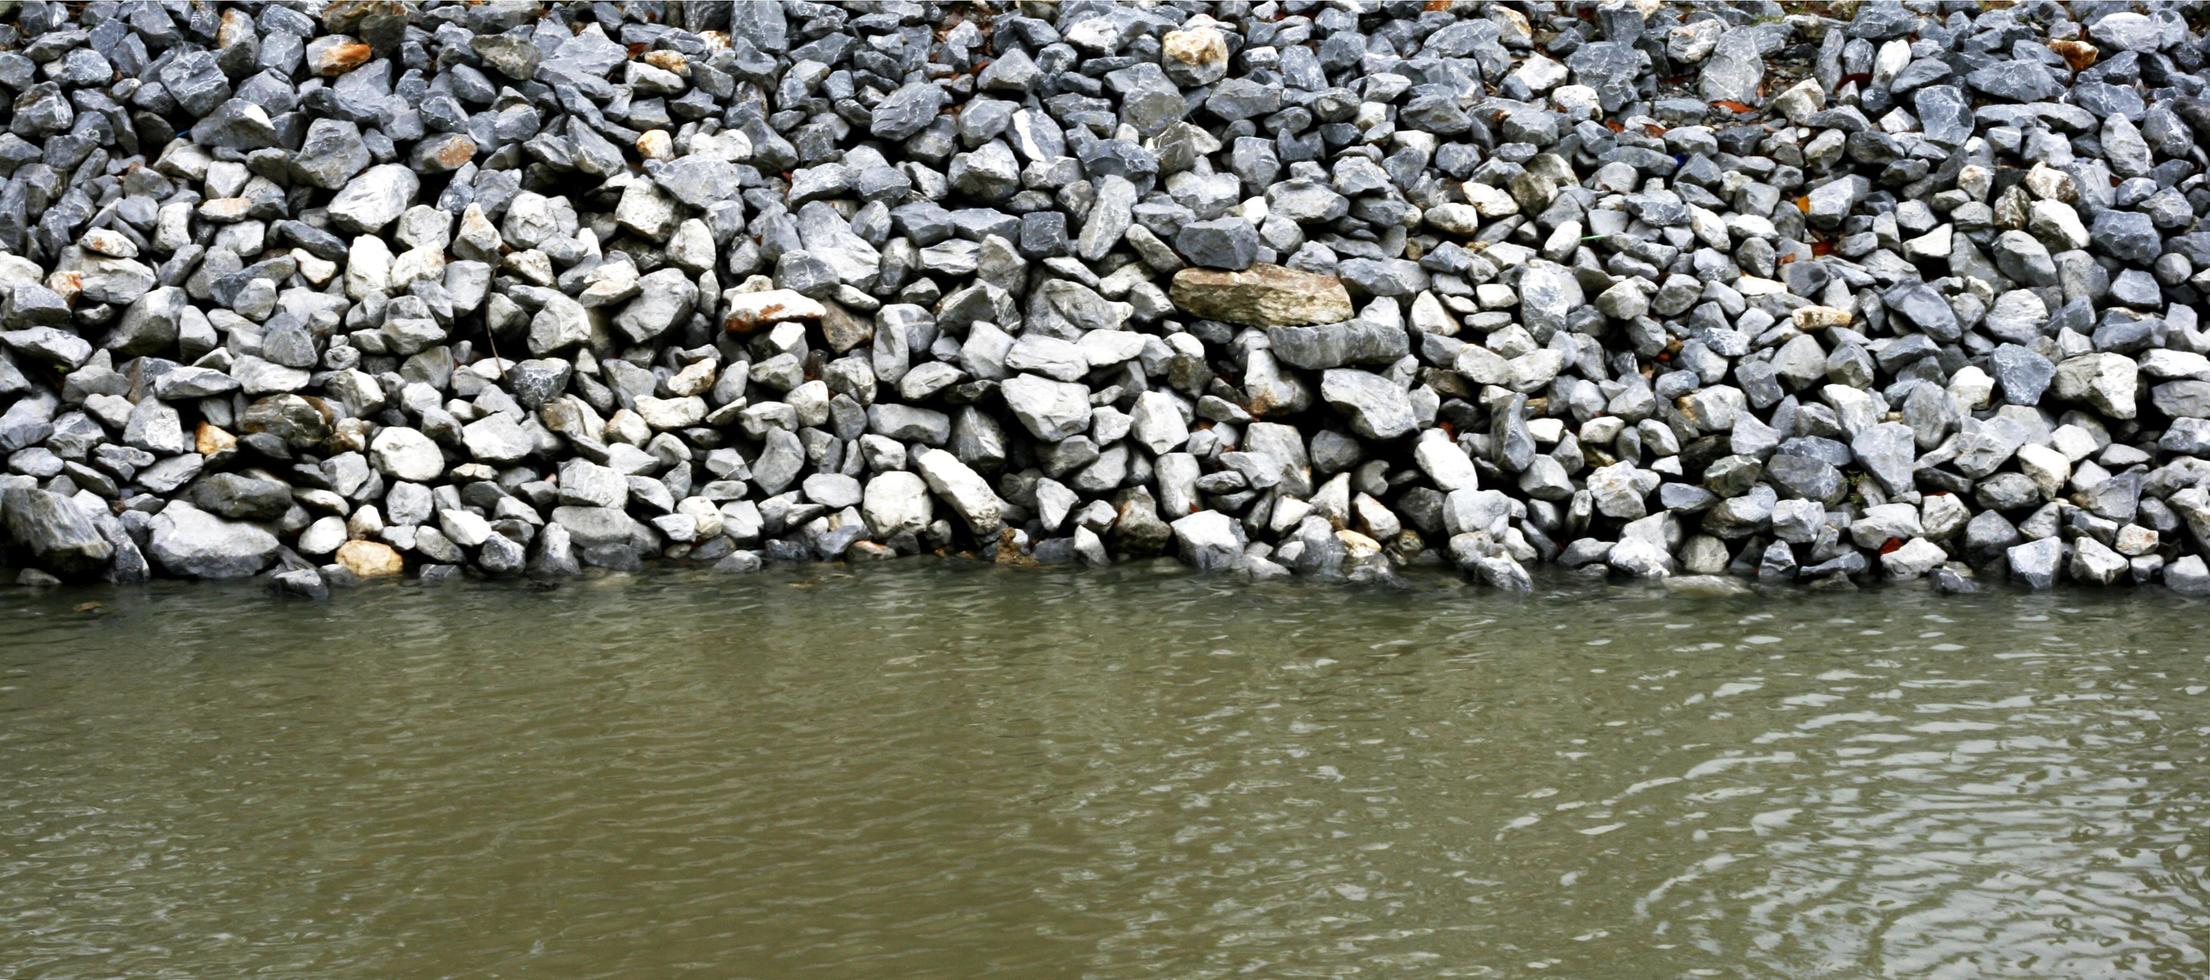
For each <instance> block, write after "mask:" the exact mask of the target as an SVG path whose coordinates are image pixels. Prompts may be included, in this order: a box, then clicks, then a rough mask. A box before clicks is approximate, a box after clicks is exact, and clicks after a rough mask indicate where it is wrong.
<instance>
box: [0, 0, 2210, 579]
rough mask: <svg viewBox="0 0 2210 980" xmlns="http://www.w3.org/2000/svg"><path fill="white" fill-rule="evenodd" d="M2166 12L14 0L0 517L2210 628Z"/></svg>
mask: <svg viewBox="0 0 2210 980" xmlns="http://www.w3.org/2000/svg"><path fill="white" fill-rule="evenodd" d="M2204 11H2205V8H2204V6H2203V5H2202V4H2200V3H2156V4H2126V3H2078V4H2057V3H2048V2H2029V3H2021V4H2015V5H2006V6H2001V7H1999V8H1998V7H1994V6H1993V5H1990V9H1980V5H1962V6H1960V5H1955V4H1937V3H1930V2H1913V3H1908V4H1900V3H1895V2H1865V3H1859V4H1841V3H1836V4H1833V5H1831V9H1829V8H1826V7H1821V8H1819V10H1818V11H1817V12H1809V11H1803V10H1799V9H1797V8H1793V7H1790V8H1783V7H1781V6H1779V5H1776V4H1773V3H1769V2H1768V3H1738V4H1729V5H1719V4H1707V3H1696V4H1677V5H1672V4H1661V3H1657V2H1652V0H1601V2H1596V3H1586V2H1583V3H1572V4H1567V5H1554V4H1549V3H1542V4H1516V3H1475V2H1463V0H1461V2H1438V3H1422V2H1418V0H1381V2H1375V0H1352V2H1330V3H1318V2H1310V0H1268V2H1260V3H1246V2H1236V3H1214V2H1194V0H1192V2H1179V3H1162V4H1157V5H1149V6H1139V5H1133V4H1121V3H1107V2H1099V0H1065V2H1057V3H1045V2H1021V3H1018V4H1006V3H993V4H983V3H922V2H898V0H885V2H878V3H849V4H827V3H815V2H807V0H781V2H737V3H703V2H701V3H684V4H661V3H653V2H632V3H627V4H614V3H595V4H583V3H538V2H532V0H484V2H477V0H470V2H447V3H440V2H429V3H421V4H413V3H407V4H402V3H398V2H392V0H334V2H327V3H314V2H308V3H304V4H297V5H274V4H271V5H257V6H252V7H228V8H225V7H220V6H217V5H213V4H162V3H115V4H73V3H71V4H65V3H54V2H39V0H31V2H24V3H20V4H12V5H10V10H9V11H8V13H7V14H6V18H5V19H4V20H0V89H4V90H5V93H6V96H7V98H8V99H10V100H11V102H12V106H13V111H12V114H11V115H10V118H9V121H8V124H7V127H6V129H7V132H6V133H5V134H0V174H4V175H5V178H6V181H5V185H4V188H0V405H5V410H4V412H0V455H4V456H5V459H6V470H7V474H6V475H5V476H0V532H4V540H5V542H6V544H7V559H8V560H9V561H10V562H12V563H14V564H16V565H19V566H24V567H27V568H30V569H36V570H38V571H30V572H26V573H24V574H26V575H29V576H31V577H34V578H37V577H40V576H44V575H52V576H59V577H62V578H70V579H97V578H103V577H104V578H107V579H111V580H115V581H130V580H135V579H139V578H143V577H145V576H147V575H149V574H156V573H166V574H171V575H180V576H198V577H233V576H250V575H259V574H268V575H271V576H273V578H274V579H275V581H276V582H277V583H278V584H279V585H280V586H281V587H282V588H284V589H288V590H293V591H298V592H303V593H319V592H320V591H321V590H323V589H324V588H325V587H326V586H325V583H326V582H328V581H342V580H347V579H350V578H354V577H360V576H375V575H387V574H400V573H404V572H407V571H413V572H416V573H418V574H421V575H424V576H428V577H438V576H449V575H453V574H458V573H460V572H461V571H462V570H463V569H473V570H475V571H477V572H480V573H482V574H485V575H522V574H533V575H561V574H566V573H572V572H574V571H576V570H577V569H578V568H579V567H580V566H583V565H597V566H609V567H631V566H635V565H638V564H639V563H641V562H643V561H645V560H648V559H653V558H667V559H680V560H688V561H696V562H712V563H715V564H716V565H717V567H721V568H726V569H733V570H743V569H752V568H757V567H760V565H761V563H762V561H763V560H797V559H843V560H850V561H858V560H865V559H876V558H886V557H891V556H896V555H910V554H919V553H927V552H942V551H969V552H973V553H975V554H978V555H980V556H984V557H989V558H994V559H996V560H1000V561H1008V562H1022V563H1026V562H1030V561H1040V562H1047V563H1048V562H1082V563H1087V564H1104V563H1108V562H1112V561H1116V560H1122V559H1125V558H1128V557H1134V556H1146V555H1154V554H1161V553H1174V554H1178V555H1179V556H1180V557H1181V558H1183V559H1184V560H1186V561H1188V562H1190V563H1192V564H1194V565H1197V566H1198V567H1200V568H1204V569H1220V570H1227V569H1233V570H1238V571H1241V572H1244V573H1247V574H1250V575H1253V576H1273V575H1286V574H1292V573H1297V574H1305V575H1311V576H1318V577H1349V578H1353V579H1377V578H1387V577H1389V576H1390V575H1392V574H1393V569H1395V568H1397V567H1400V566H1404V565H1408V564H1421V563H1427V564H1438V565H1440V564H1446V563H1447V564H1450V565H1455V566H1457V567H1459V568H1462V569H1465V570H1467V571H1468V572H1470V573H1472V574H1474V575H1476V576H1478V577H1479V578H1480V579H1481V580H1482V581H1484V582H1487V583H1490V584H1492V585H1495V586H1498V587H1502V588H1516V589H1524V588H1527V587H1528V584H1529V579H1528V575H1527V572H1526V570H1525V569H1526V566H1527V565H1529V564H1530V563H1534V562H1558V563H1561V564H1563V565H1566V566H1568V567H1573V568H1579V569H1585V570H1590V571H1591V572H1604V573H1619V574H1624V575H1630V576H1639V577H1655V576H1666V575H1679V574H1715V573H1728V572H1731V573H1735V574H1739V575H1746V576H1756V577H1758V578H1763V579H1774V580H1807V581H1818V582H1832V583H1838V582H1847V581H1850V580H1852V579H1860V578H1868V577H1886V578H1894V579H1915V578H1921V577H1928V576H1932V577H1934V578H1935V579H1936V581H1938V582H1939V583H1940V584H1942V585H1943V586H1945V587H1950V588H1966V587H1969V586H1970V584H1971V582H1972V581H1973V579H1974V577H1975V574H1976V573H1985V572H1987V571H1990V570H1993V571H1995V572H1998V573H2000V574H2002V575H2006V576H2008V577H2010V578H2014V579H2017V580H2019V581H2023V582H2025V583H2028V584H2030V585H2033V586H2036V587H2042V586H2047V585H2050V584H2051V583H2054V582H2056V581H2058V580H2059V579H2062V578H2067V577H2069V578H2071V579H2076V580H2078V581H2082V582H2087V583H2094V584H2103V585H2109V584H2117V583H2124V582H2162V583H2166V584H2168V585H2170V586H2172V587H2173V588H2177V589H2182V590H2187V591H2203V590H2205V589H2210V573H2206V570H2205V567H2204V563H2203V558H2202V553H2203V551H2204V549H2205V545H2206V543H2210V462H2206V457H2210V357H2205V353H2206V352H2210V334H2206V333H2205V331H2204V328H2203V324H2202V323H2201V311H2202V310H2203V309H2204V307H2205V297H2206V296H2210V229H2206V227H2205V225H2204V217H2205V215H2210V180H2206V177H2205V172H2204V168H2205V165H2206V164H2210V157H2206V153H2205V144H2206V143H2210V101H2206V97H2210V92H2206V87H2210V73H2206V72H2205V67H2204V65H2205V60H2206V58H2210V44H2206V43H2205V34H2204V32H2203V31H2202V30H2201V27H2202V23H2203V21H2202V17H2203V14H2204ZM1830 15H1831V16H1830Z"/></svg>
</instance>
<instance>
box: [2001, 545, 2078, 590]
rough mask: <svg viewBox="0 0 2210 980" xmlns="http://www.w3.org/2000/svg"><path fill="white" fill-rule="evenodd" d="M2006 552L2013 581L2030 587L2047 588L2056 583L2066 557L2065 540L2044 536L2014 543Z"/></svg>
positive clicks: (2036, 588)
mask: <svg viewBox="0 0 2210 980" xmlns="http://www.w3.org/2000/svg"><path fill="white" fill-rule="evenodd" d="M2004 554H2005V556H2006V558H2007V559H2008V561H2009V566H2010V577H2011V579H2012V580H2013V581H2016V582H2017V583H2019V584H2020V585H2023V586H2025V587H2026V588H2029V589H2035V590H2041V589H2047V588H2049V587H2051V586H2053V585H2055V584H2056V580H2057V572H2058V570H2059V565H2060V564H2061V563H2062V561H2063V559H2064V542H2062V541H2059V540H2057V539H2055V538H2042V539H2040V540H2038V541H2028V542H2026V543H2025V544H2021V545H2013V546H2012V547H2010V548H2009V549H2008V550H2006V551H2005V552H2004Z"/></svg>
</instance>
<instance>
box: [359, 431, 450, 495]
mask: <svg viewBox="0 0 2210 980" xmlns="http://www.w3.org/2000/svg"><path fill="white" fill-rule="evenodd" d="M368 457H369V460H370V461H371V462H372V463H374V464H375V466H376V471H377V472H379V473H382V474H384V475H385V476H388V477H391V478H393V479H396V480H407V481H409V482H413V483H426V482H428V481H431V480H435V479H437V478H438V477H440V476H443V475H445V453H444V450H442V449H439V448H438V445H437V443H436V442H434V441H432V440H431V439H430V437H429V436H426V435H423V434H422V433H421V432H420V431H419V430H416V429H410V428H407V427H405V426H396V425H394V426H385V427H384V428H382V429H380V430H378V431H377V433H376V436H375V438H373V439H371V440H370V441H369V444H368Z"/></svg>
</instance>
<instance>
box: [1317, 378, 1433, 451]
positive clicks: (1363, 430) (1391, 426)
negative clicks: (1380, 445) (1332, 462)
mask: <svg viewBox="0 0 2210 980" xmlns="http://www.w3.org/2000/svg"><path fill="white" fill-rule="evenodd" d="M1320 397H1321V399H1322V400H1324V401H1326V402H1327V403H1328V404H1329V405H1330V406H1333V407H1334V408H1335V409H1336V410H1337V411H1339V412H1341V413H1343V415H1344V416H1345V418H1347V419H1348V420H1349V422H1350V426H1351V431H1353V432H1356V433H1358V434H1359V435H1361V436H1364V437H1365V438H1368V439H1379V440H1383V441H1387V440H1392V439H1399V438H1402V437H1404V436H1407V435H1410V434H1411V433H1412V431H1413V430H1414V429H1417V428H1418V427H1419V419H1418V417H1417V416H1416V415H1415V414H1414V413H1413V410H1412V402H1411V399H1410V398H1409V397H1408V396H1407V394H1406V392H1405V390H1404V389H1403V388H1402V387H1401V386H1399V385H1398V384H1396V383H1395V382H1393V381H1390V380H1389V379H1387V378H1384V377H1381V376H1380V375H1377V374H1371V373H1368V372H1366V371H1360V370H1356V369H1352V368H1330V369H1329V370H1327V371H1326V372H1324V373H1323V374H1322V375H1321V379H1320Z"/></svg>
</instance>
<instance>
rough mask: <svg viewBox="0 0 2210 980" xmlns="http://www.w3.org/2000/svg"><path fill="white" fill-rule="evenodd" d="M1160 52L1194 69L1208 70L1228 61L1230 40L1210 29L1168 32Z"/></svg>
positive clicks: (1199, 28)
mask: <svg viewBox="0 0 2210 980" xmlns="http://www.w3.org/2000/svg"><path fill="white" fill-rule="evenodd" d="M1159 51H1160V53H1161V54H1164V55H1166V56H1167V57H1169V58H1172V59H1174V60H1175V61H1179V62H1181V63H1182V64H1185V65H1188V66H1190V67H1192V68H1206V67H1210V66H1213V65H1217V64H1222V63H1225V62H1226V61H1227V60H1228V40H1227V39H1226V38H1224V37H1221V36H1220V32H1219V31H1216V30H1213V29H1212V28H1210V27H1196V28H1192V29H1190V30H1186V31H1168V32H1166V37H1165V38H1163V39H1161V42H1160V46H1159Z"/></svg>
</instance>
